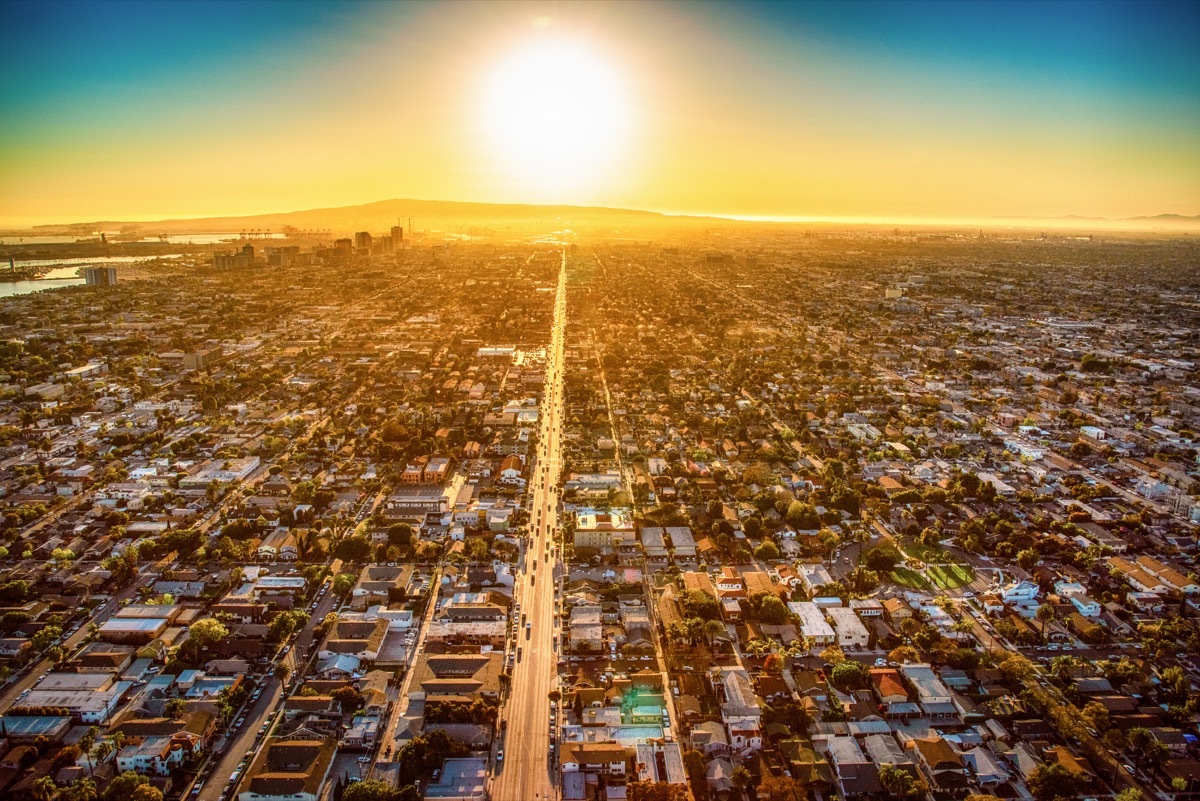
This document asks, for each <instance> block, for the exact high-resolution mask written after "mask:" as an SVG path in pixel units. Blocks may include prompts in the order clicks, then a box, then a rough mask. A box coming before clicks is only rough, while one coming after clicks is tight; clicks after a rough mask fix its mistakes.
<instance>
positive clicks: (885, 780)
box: [879, 765, 927, 801]
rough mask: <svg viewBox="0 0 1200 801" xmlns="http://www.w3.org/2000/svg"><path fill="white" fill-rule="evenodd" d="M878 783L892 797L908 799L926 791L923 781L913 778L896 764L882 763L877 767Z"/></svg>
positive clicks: (901, 799)
mask: <svg viewBox="0 0 1200 801" xmlns="http://www.w3.org/2000/svg"><path fill="white" fill-rule="evenodd" d="M879 784H880V786H881V787H883V789H884V790H886V791H887V792H888V794H889V795H891V796H892V797H893V798H898V799H900V801H908V799H911V798H917V797H919V796H922V795H924V794H925V793H926V792H927V788H926V787H925V783H924V782H921V781H918V780H917V779H915V778H913V775H912V774H911V773H909V772H908V771H906V770H905V769H904V768H901V767H897V766H896V765H884V766H883V767H881V768H880V769H879Z"/></svg>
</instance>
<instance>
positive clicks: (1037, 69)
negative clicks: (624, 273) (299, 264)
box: [0, 3, 1200, 227]
mask: <svg viewBox="0 0 1200 801" xmlns="http://www.w3.org/2000/svg"><path fill="white" fill-rule="evenodd" d="M150 8H151V6H148V5H146V4H137V3H120V4H75V3H72V4H9V5H7V6H6V7H5V9H4V10H3V12H0V14H3V17H4V21H5V24H6V28H7V29H8V30H10V31H12V32H14V34H16V35H14V36H13V37H12V38H13V45H12V47H10V49H9V50H8V51H6V53H5V54H3V55H2V56H0V64H3V69H0V73H2V74H3V76H4V77H2V78H0V99H2V100H3V102H4V104H5V107H6V108H8V109H9V110H10V113H9V114H7V115H5V118H4V119H3V120H2V121H0V165H3V169H2V170H0V172H2V174H3V176H4V177H3V178H0V224H2V225H5V226H6V227H20V226H22V225H32V224H39V223H49V222H70V221H83V220H102V219H119V220H139V219H142V220H145V219H162V218H172V217H205V216H230V215H245V214H259V213H271V212H285V211H289V210H295V209H303V208H316V207H328V206H339V205H350V204H358V203H366V202H371V201H377V200H381V199H385V198H394V197H419V198H426V199H436V200H456V201H474V202H486V203H531V204H541V203H551V204H570V205H602V206H608V207H618V208H633V209H646V210H653V211H660V212H664V213H671V214H702V215H715V216H731V217H738V218H751V219H757V218H767V219H804V218H822V219H849V220H904V221H919V220H922V219H932V220H946V221H949V220H980V219H989V218H1001V217H1010V216H1024V217H1060V216H1068V215H1079V216H1083V217H1104V218H1117V219H1119V218H1126V217H1136V216H1154V215H1159V214H1182V215H1191V214H1195V213H1197V211H1200V144H1198V142H1197V136H1196V133H1195V132H1196V131H1197V130H1200V124H1197V123H1200V120H1198V119H1197V117H1198V116H1200V114H1198V111H1200V106H1198V104H1197V102H1196V100H1197V97H1198V96H1200V56H1197V53H1196V51H1195V48H1194V47H1191V45H1190V42H1188V40H1187V32H1188V31H1190V30H1193V29H1194V28H1195V27H1196V26H1195V23H1196V21H1197V17H1198V14H1197V10H1196V6H1195V5H1194V4H1183V3H1178V4H1172V3H1160V4H1125V3H1098V4H984V3H967V4H936V3H919V4H917V3H914V4H882V3H878V4H876V3H872V4H865V3H864V4H837V5H831V4H804V5H783V4H738V5H730V4H704V5H700V4H656V5H639V6H631V5H624V4H599V3H598V4H555V3H550V4H547V3H497V4H454V5H444V4H438V3H429V4H405V5H399V4H337V5H332V4H325V3H305V4H272V3H256V4H245V5H238V4H196V3H187V4H171V5H163V6H153V7H152V8H153V12H152V13H147V10H148V9H150ZM577 90H582V91H577Z"/></svg>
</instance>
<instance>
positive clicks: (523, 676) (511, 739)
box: [491, 253, 567, 801]
mask: <svg viewBox="0 0 1200 801" xmlns="http://www.w3.org/2000/svg"><path fill="white" fill-rule="evenodd" d="M566 301H567V272H566V254H565V253H564V254H563V264H562V268H561V270H560V272H559V278H558V293H557V296H556V298H555V306H554V329H553V331H552V332H551V337H550V348H549V350H548V353H547V360H546V361H547V374H546V392H545V397H544V398H543V404H542V408H543V414H542V415H541V431H540V436H539V438H538V455H537V461H536V462H535V463H534V472H533V474H532V476H531V481H532V493H531V502H530V532H529V542H528V545H527V547H526V548H525V550H524V553H523V554H522V557H521V561H520V564H519V567H520V568H521V573H520V576H519V577H518V580H517V587H516V592H517V597H518V598H520V601H521V612H522V613H523V615H525V617H526V621H527V622H528V624H529V627H528V629H527V628H526V627H525V624H524V623H522V624H521V625H520V627H519V628H518V629H517V635H516V637H517V639H516V647H517V649H518V651H517V653H518V654H520V657H519V658H518V659H517V660H516V662H515V664H514V666H513V677H512V683H511V691H510V693H509V697H508V701H507V704H506V708H505V709H504V710H503V711H502V713H501V715H502V718H503V719H504V720H506V721H507V731H506V733H505V734H504V735H503V736H501V737H497V738H496V739H497V743H496V753H495V754H494V755H493V763H492V765H493V780H492V787H491V798H492V801H538V799H551V798H555V797H556V795H557V792H558V780H557V779H558V772H557V764H556V762H555V760H554V739H552V732H551V725H550V698H549V695H550V691H551V690H553V689H555V688H556V687H557V662H558V654H557V649H558V643H557V639H556V631H555V629H556V627H555V625H554V614H555V603H556V601H555V597H554V588H555V586H556V578H557V574H558V571H560V570H562V569H564V568H562V567H559V565H558V558H557V557H556V556H555V555H554V553H555V545H554V533H555V530H556V528H557V523H558V501H557V495H556V484H557V482H558V473H559V470H560V465H561V455H562V454H561V448H562V402H563V336H564V332H565V324H566V313H567V309H566ZM500 750H503V752H504V759H503V761H499V760H498V759H496V757H498V755H499V752H500Z"/></svg>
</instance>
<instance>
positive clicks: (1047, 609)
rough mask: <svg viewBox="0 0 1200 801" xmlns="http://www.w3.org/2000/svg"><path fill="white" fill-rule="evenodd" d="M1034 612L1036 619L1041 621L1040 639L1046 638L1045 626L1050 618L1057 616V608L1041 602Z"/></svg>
mask: <svg viewBox="0 0 1200 801" xmlns="http://www.w3.org/2000/svg"><path fill="white" fill-rule="evenodd" d="M1034 614H1035V615H1037V619H1038V620H1040V621H1042V639H1043V640H1044V639H1046V626H1047V625H1048V624H1049V623H1050V621H1051V620H1054V618H1056V617H1058V610H1057V609H1055V608H1054V607H1053V606H1051V605H1050V604H1042V605H1040V606H1039V607H1038V608H1037V612H1035V613H1034Z"/></svg>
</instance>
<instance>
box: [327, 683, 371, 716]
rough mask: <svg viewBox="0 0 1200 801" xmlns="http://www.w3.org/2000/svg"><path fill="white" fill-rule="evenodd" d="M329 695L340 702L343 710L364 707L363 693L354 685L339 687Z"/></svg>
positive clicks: (347, 710) (348, 710)
mask: <svg viewBox="0 0 1200 801" xmlns="http://www.w3.org/2000/svg"><path fill="white" fill-rule="evenodd" d="M329 695H330V696H331V697H332V698H333V699H334V700H335V701H337V702H338V705H339V706H341V708H342V711H343V712H353V711H354V710H356V709H361V708H362V705H363V694H362V693H360V692H359V691H358V690H357V689H356V688H354V687H339V688H338V689H336V690H334V691H333V692H331V693H330V694H329Z"/></svg>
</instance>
